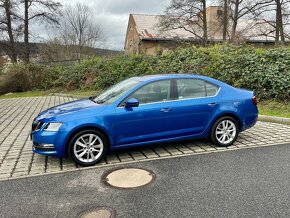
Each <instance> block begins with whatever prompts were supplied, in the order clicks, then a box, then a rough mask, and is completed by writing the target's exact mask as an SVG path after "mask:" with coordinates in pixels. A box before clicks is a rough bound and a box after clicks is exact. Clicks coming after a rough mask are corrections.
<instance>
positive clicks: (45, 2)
mask: <svg viewBox="0 0 290 218" xmlns="http://www.w3.org/2000/svg"><path fill="white" fill-rule="evenodd" d="M21 3H22V4H23V5H24V16H23V17H21V16H20V18H21V19H22V20H23V22H24V62H25V63H29V57H30V47H29V24H30V22H32V21H34V20H37V21H40V22H47V23H50V24H58V23H59V22H58V19H57V17H58V16H57V15H58V10H59V8H60V6H61V4H60V3H58V2H55V1H53V0H21Z"/></svg>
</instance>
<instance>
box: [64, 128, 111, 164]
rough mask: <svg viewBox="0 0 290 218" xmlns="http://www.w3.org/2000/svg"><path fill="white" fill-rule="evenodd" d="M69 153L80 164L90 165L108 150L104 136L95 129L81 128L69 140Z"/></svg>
mask: <svg viewBox="0 0 290 218" xmlns="http://www.w3.org/2000/svg"><path fill="white" fill-rule="evenodd" d="M68 149H69V154H70V157H71V159H72V160H74V161H75V162H76V163H77V164H79V165H81V166H92V165H95V164H96V163H98V162H99V161H100V160H101V159H103V158H104V156H105V155H106V153H107V152H108V141H107V139H106V137H105V136H104V135H103V134H102V133H100V132H99V131H97V130H83V131H81V132H79V133H77V134H76V135H75V136H74V137H73V138H72V139H71V141H70V144H69V148H68Z"/></svg>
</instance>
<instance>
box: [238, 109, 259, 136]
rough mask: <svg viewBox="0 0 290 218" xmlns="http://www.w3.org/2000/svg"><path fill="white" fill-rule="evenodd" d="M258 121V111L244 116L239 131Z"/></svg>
mask: <svg viewBox="0 0 290 218" xmlns="http://www.w3.org/2000/svg"><path fill="white" fill-rule="evenodd" d="M257 121H258V111H257V112H254V113H248V114H247V115H245V116H244V119H243V126H242V129H241V132H242V131H244V130H246V129H249V128H251V127H253V126H254V125H255V124H256V123H257Z"/></svg>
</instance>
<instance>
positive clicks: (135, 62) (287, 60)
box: [5, 44, 290, 100]
mask: <svg viewBox="0 0 290 218" xmlns="http://www.w3.org/2000/svg"><path fill="white" fill-rule="evenodd" d="M8 71H9V72H10V73H15V72H19V71H20V72H25V74H26V75H28V76H29V79H30V80H31V81H33V82H32V85H33V88H34V89H41V90H43V89H49V88H54V87H59V88H62V89H68V90H71V89H82V90H101V89H104V88H106V87H108V86H110V85H112V84H114V83H117V82H119V81H121V80H123V79H126V78H129V77H132V76H140V75H148V74H162V73H192V74H201V75H206V76H210V77H213V78H216V79H219V80H222V81H224V82H226V83H229V84H230V85H233V86H236V87H242V88H248V89H252V90H254V91H255V94H256V95H257V96H258V97H259V98H260V99H269V98H277V99H282V100H287V99H288V100H289V99H290V49H289V48H287V47H276V48H267V49H266V48H255V47H253V46H249V45H242V46H234V45H228V44H223V45H214V46H210V47H195V46H192V47H184V48H179V49H177V50H175V51H171V52H168V53H165V54H163V55H160V56H146V55H134V56H127V55H120V56H114V57H102V58H100V57H96V58H91V59H88V60H84V61H81V62H80V63H75V64H73V65H71V66H50V67H49V66H42V65H35V64H34V65H27V66H24V65H21V64H19V65H15V66H13V67H9V69H8ZM6 74H7V72H6V73H5V75H6Z"/></svg>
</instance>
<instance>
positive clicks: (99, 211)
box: [79, 207, 115, 218]
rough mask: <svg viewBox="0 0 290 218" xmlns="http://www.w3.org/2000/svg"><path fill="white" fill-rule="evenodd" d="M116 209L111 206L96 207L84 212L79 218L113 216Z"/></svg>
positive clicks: (107, 217) (108, 217)
mask: <svg viewBox="0 0 290 218" xmlns="http://www.w3.org/2000/svg"><path fill="white" fill-rule="evenodd" d="M114 214H115V211H114V210H113V209H111V208H109V207H96V208H92V209H90V210H86V211H84V212H82V213H81V214H80V216H79V218H112V217H114Z"/></svg>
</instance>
